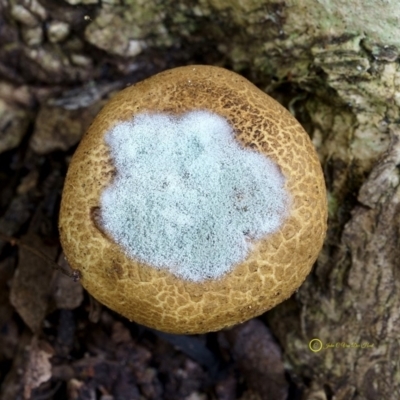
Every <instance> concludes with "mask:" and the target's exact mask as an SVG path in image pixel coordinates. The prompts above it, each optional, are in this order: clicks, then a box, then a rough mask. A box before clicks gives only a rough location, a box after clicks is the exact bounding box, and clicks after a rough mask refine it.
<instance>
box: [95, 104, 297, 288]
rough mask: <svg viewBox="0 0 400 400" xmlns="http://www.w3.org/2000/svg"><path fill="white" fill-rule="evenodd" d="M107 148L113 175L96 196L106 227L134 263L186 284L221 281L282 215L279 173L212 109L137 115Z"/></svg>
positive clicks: (285, 198)
mask: <svg viewBox="0 0 400 400" xmlns="http://www.w3.org/2000/svg"><path fill="white" fill-rule="evenodd" d="M105 141H106V143H107V144H108V146H109V148H110V152H111V157H112V160H113V162H114V165H115V168H116V177H115V179H114V180H113V182H112V184H111V185H110V186H109V187H108V188H106V189H105V190H104V191H103V193H102V196H101V220H102V223H103V225H104V228H105V229H106V231H107V232H108V233H109V234H110V236H111V237H112V238H113V239H114V240H115V242H116V243H118V244H119V245H120V246H121V247H122V248H123V249H124V250H125V251H126V253H127V254H128V255H129V256H130V257H132V258H134V259H136V260H139V261H142V262H145V263H147V264H149V265H151V266H153V267H155V268H160V269H161V268H166V269H167V270H169V271H170V272H171V273H173V274H175V275H176V276H178V277H180V278H182V279H185V280H189V281H194V282H200V281H204V280H206V279H218V278H220V277H222V276H223V275H224V274H225V273H227V272H229V271H230V270H232V268H233V267H234V266H235V265H236V264H238V263H240V262H242V261H244V259H245V258H246V256H247V254H248V252H249V251H250V250H251V246H252V241H254V240H257V239H261V238H262V237H264V236H266V235H268V234H270V233H273V232H274V231H276V230H277V229H279V227H280V226H281V224H282V222H283V220H284V218H285V216H287V214H288V208H289V203H290V201H289V194H288V193H287V191H286V189H285V187H284V184H285V179H284V177H283V175H282V174H281V172H280V170H279V168H278V167H277V166H276V165H275V164H274V162H272V161H271V160H269V159H268V158H267V157H266V156H264V155H262V154H260V153H258V152H255V151H253V150H249V149H245V148H244V147H243V146H241V145H240V144H239V143H238V142H237V141H236V140H235V138H234V133H233V130H232V127H231V126H230V125H229V123H228V122H227V121H226V120H225V119H224V118H222V117H221V116H219V115H216V114H214V113H211V112H209V111H192V112H188V113H186V114H184V115H182V116H180V117H176V116H171V115H169V114H160V113H158V114H150V113H143V114H139V115H137V116H136V117H135V118H134V119H133V121H132V122H121V123H119V124H118V125H116V126H115V127H114V128H113V129H112V130H110V131H109V132H108V133H107V134H106V136H105Z"/></svg>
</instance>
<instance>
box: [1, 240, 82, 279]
mask: <svg viewBox="0 0 400 400" xmlns="http://www.w3.org/2000/svg"><path fill="white" fill-rule="evenodd" d="M0 240H3V241H5V242H7V243H10V244H11V246H18V247H20V248H23V249H26V250H28V251H30V252H31V253H32V254H34V255H35V256H37V257H39V258H41V259H42V260H43V261H45V262H47V263H48V264H50V265H51V267H52V268H53V269H55V270H57V271H60V272H61V273H63V274H64V275H66V276H68V277H69V278H72V279H73V281H74V282H78V281H79V280H80V278H81V273H80V272H79V271H78V270H77V269H71V271H69V270H67V269H66V268H64V267H61V266H60V265H58V264H57V263H56V262H55V261H54V260H53V259H51V258H50V257H49V256H47V255H46V254H44V253H42V252H41V251H40V250H38V249H35V248H34V247H32V246H30V245H28V244H26V243H24V242H23V241H22V240H20V239H17V238H14V237H11V236H7V235H4V234H3V233H0Z"/></svg>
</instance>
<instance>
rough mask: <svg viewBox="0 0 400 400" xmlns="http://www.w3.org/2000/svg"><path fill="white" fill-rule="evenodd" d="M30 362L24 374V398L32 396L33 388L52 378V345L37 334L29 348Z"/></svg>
mask: <svg viewBox="0 0 400 400" xmlns="http://www.w3.org/2000/svg"><path fill="white" fill-rule="evenodd" d="M28 352H29V356H28V363H27V366H26V370H25V374H24V399H26V400H28V399H30V397H31V392H32V390H33V389H35V388H37V387H39V386H40V385H41V384H42V383H44V382H47V381H48V380H49V379H50V378H51V363H50V358H51V357H52V355H53V352H52V351H51V347H50V345H48V344H47V343H46V342H40V341H39V340H38V338H37V336H34V337H33V338H32V341H31V344H30V346H29V348H28Z"/></svg>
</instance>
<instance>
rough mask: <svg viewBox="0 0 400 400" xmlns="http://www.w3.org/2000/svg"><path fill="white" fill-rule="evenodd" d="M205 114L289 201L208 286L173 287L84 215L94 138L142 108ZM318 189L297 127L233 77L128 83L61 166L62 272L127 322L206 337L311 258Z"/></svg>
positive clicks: (280, 294)
mask: <svg viewBox="0 0 400 400" xmlns="http://www.w3.org/2000/svg"><path fill="white" fill-rule="evenodd" d="M198 109H207V110H210V111H212V112H215V113H217V114H219V115H221V116H222V117H224V118H226V119H227V120H228V122H230V124H231V125H232V126H233V127H234V131H235V134H236V138H237V140H238V141H239V142H240V143H242V144H243V145H244V146H245V147H249V148H253V149H256V150H258V151H260V152H262V153H264V154H265V155H267V156H268V157H270V158H271V159H272V160H273V161H275V162H276V163H277V165H278V166H279V167H280V168H281V171H282V173H283V175H284V176H285V178H286V189H287V190H288V191H289V193H290V195H291V210H290V215H289V217H288V218H287V219H286V221H285V223H284V225H283V226H282V228H281V229H280V230H279V231H278V232H276V233H274V234H271V235H268V236H267V237H266V238H264V239H263V240H260V241H258V242H257V243H255V245H254V248H253V251H252V252H251V253H249V255H248V257H247V259H246V260H245V261H244V262H243V263H241V264H239V265H238V266H236V267H235V268H234V269H233V270H232V271H231V272H229V273H227V274H226V275H224V277H223V278H221V279H218V280H208V281H205V282H202V283H195V282H190V281H183V280H181V279H179V278H177V277H175V276H174V275H172V274H171V273H169V272H167V271H162V270H158V269H155V268H153V267H151V266H148V265H144V264H142V263H138V262H136V261H134V260H132V259H130V258H129V257H128V256H127V255H126V254H125V253H124V252H123V251H122V249H120V248H119V247H118V246H117V245H116V244H115V243H114V242H113V241H112V240H111V239H109V238H107V235H106V234H105V233H104V232H102V231H101V229H99V227H98V223H96V218H93V215H94V214H95V212H94V211H93V210H96V208H97V207H99V199H100V194H101V192H102V191H103V189H104V188H105V187H107V186H108V185H109V184H110V183H111V180H112V178H113V175H114V173H115V172H114V167H113V165H112V162H111V160H110V156H109V151H108V148H107V146H106V144H105V143H104V140H103V138H104V135H105V134H106V132H107V131H109V129H110V128H111V127H112V126H113V125H114V124H115V123H117V122H120V121H124V120H131V119H132V117H134V116H135V115H136V114H138V113H142V112H166V113H173V114H181V113H185V112H188V111H192V110H198ZM326 213H327V211H326V192H325V184H324V180H323V175H322V171H321V167H320V163H319V160H318V158H317V155H316V152H315V150H314V148H313V145H312V143H311V141H310V139H309V137H308V135H307V134H306V132H305V131H304V130H303V129H302V127H301V126H300V125H299V123H298V122H297V121H296V120H295V119H294V118H293V117H292V116H291V115H290V113H289V112H288V111H287V110H285V109H284V108H283V107H282V106H280V105H279V104H278V103H277V102H276V101H275V100H273V99H272V98H270V97H269V96H267V95H266V94H265V93H263V92H262V91H261V90H259V89H257V88H256V87H255V86H254V85H253V84H251V83H250V82H248V81H247V80H246V79H244V78H242V77H241V76H239V75H237V74H235V73H232V72H229V71H227V70H224V69H221V68H217V67H206V66H189V67H181V68H176V69H173V70H169V71H166V72H163V73H161V74H158V75H156V76H154V77H152V78H150V79H147V80H145V81H143V82H140V83H138V84H136V85H134V86H131V87H129V88H127V89H125V90H123V91H121V92H119V93H118V94H117V95H115V96H114V97H113V98H112V100H111V101H110V102H109V103H108V104H107V105H106V106H105V107H104V109H103V110H102V111H101V112H100V114H99V115H98V116H97V118H96V119H95V120H94V122H93V124H92V125H91V127H90V128H89V130H88V132H87V134H86V135H85V137H84V138H83V140H82V142H81V144H80V145H79V147H78V149H77V151H76V153H75V155H74V157H73V159H72V162H71V165H70V168H69V171H68V174H67V179H66V183H65V187H64V192H63V199H62V204H61V212H60V234H61V241H62V245H63V248H64V251H65V254H66V256H67V258H68V261H69V262H70V264H71V266H72V267H73V268H75V269H78V270H79V271H80V272H81V274H82V284H83V285H84V286H85V288H86V289H87V290H88V291H89V292H90V293H91V294H92V295H93V296H94V297H95V298H96V299H98V300H99V301H100V302H101V303H104V304H105V305H107V306H108V307H110V308H111V309H113V310H115V311H117V312H119V313H121V314H123V315H124V316H126V317H127V318H129V319H131V320H135V321H136V322H138V323H141V324H144V325H146V326H150V327H153V328H156V329H159V330H163V331H166V332H173V333H200V332H207V331H216V330H219V329H222V328H224V327H228V326H231V325H234V324H236V323H239V322H242V321H245V320H247V319H249V318H252V317H254V316H257V315H259V314H261V313H263V312H264V311H266V310H268V309H270V308H272V307H274V306H275V305H276V304H278V303H280V302H282V301H283V300H285V299H286V298H288V297H289V296H290V295H291V294H292V293H293V292H294V291H295V290H296V289H297V288H298V287H299V286H300V285H301V283H302V282H303V281H304V279H305V278H306V276H307V275H308V273H309V272H310V269H311V267H312V265H313V263H314V261H315V260H316V257H317V255H318V252H319V250H320V248H321V246H322V243H323V240H324V237H325V231H326Z"/></svg>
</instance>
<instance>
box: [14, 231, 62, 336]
mask: <svg viewBox="0 0 400 400" xmlns="http://www.w3.org/2000/svg"><path fill="white" fill-rule="evenodd" d="M22 241H23V242H24V243H25V244H28V245H30V246H32V247H33V248H35V249H36V250H40V251H41V252H42V253H44V254H47V255H48V256H50V257H54V256H55V254H56V252H57V248H56V247H54V246H46V245H45V244H44V243H43V242H42V241H41V240H40V239H39V238H38V237H37V236H35V235H27V236H25V237H24V238H22ZM53 273H54V271H53V269H52V268H51V266H49V264H48V263H47V262H46V260H45V259H43V258H41V257H39V256H37V255H36V254H33V253H32V252H31V251H29V250H28V249H26V248H25V247H21V248H20V250H19V262H18V267H17V269H16V271H15V275H14V278H13V281H12V285H11V293H10V301H11V304H12V305H13V306H14V307H15V309H16V310H17V312H18V314H19V315H20V316H21V318H22V319H23V320H24V322H25V323H26V324H27V325H28V326H29V328H30V329H31V330H32V332H34V333H37V332H39V331H40V329H41V326H42V322H43V320H44V318H45V316H46V312H47V309H48V305H49V299H50V294H51V280H52V277H53Z"/></svg>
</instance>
